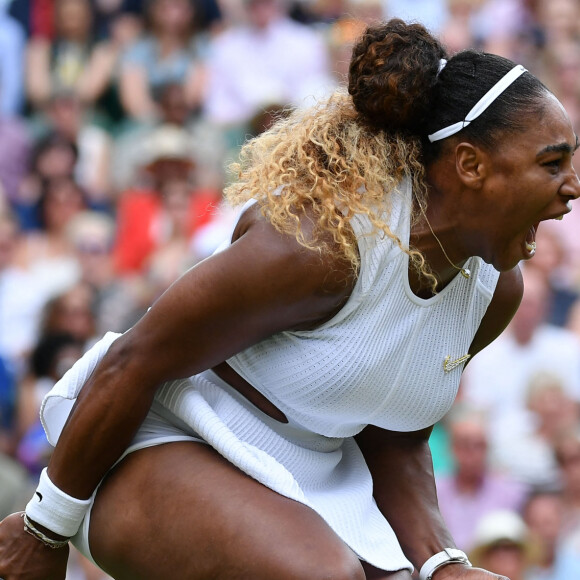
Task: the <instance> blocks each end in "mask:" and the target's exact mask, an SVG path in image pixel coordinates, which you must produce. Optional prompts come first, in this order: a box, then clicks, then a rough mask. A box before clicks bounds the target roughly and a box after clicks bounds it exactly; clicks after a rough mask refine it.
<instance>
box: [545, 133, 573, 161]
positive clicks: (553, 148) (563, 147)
mask: <svg viewBox="0 0 580 580" xmlns="http://www.w3.org/2000/svg"><path fill="white" fill-rule="evenodd" d="M579 146H580V141H579V140H578V135H576V143H574V147H572V145H570V143H558V144H557V145H548V146H547V147H544V148H543V149H542V150H541V151H539V152H538V154H537V155H536V157H541V156H542V155H544V154H546V153H570V154H571V153H574V151H576V149H578V147H579Z"/></svg>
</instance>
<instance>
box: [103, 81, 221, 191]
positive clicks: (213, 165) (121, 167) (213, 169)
mask: <svg viewBox="0 0 580 580" xmlns="http://www.w3.org/2000/svg"><path fill="white" fill-rule="evenodd" d="M159 114H160V117H159V119H152V120H151V121H150V122H148V123H145V122H143V123H140V124H138V125H135V126H133V127H132V128H131V129H130V130H125V131H123V133H122V134H121V135H119V136H118V137H117V139H116V140H115V144H114V149H113V159H112V165H111V170H112V181H113V183H114V187H115V189H116V190H118V191H123V190H124V189H128V188H131V187H135V186H136V185H138V184H139V183H140V182H142V181H143V180H145V181H147V180H150V176H148V175H147V172H146V171H144V168H143V164H144V159H145V160H146V158H148V157H150V156H151V151H150V149H151V144H150V143H151V142H154V141H155V139H156V135H158V134H159V133H160V132H161V133H163V132H164V131H165V129H166V128H169V129H168V130H169V131H173V132H174V133H179V134H181V135H183V136H184V137H185V140H187V141H188V142H189V143H188V145H186V147H185V149H186V153H187V156H190V157H191V158H192V160H194V161H195V164H196V170H195V181H196V183H197V184H198V185H199V186H202V187H209V188H214V189H221V188H222V185H223V181H224V159H225V154H226V148H225V142H224V139H223V135H222V134H221V132H220V131H219V130H216V128H214V127H212V125H211V124H210V123H208V122H206V121H205V120H204V119H203V118H200V117H198V116H196V115H194V114H193V111H192V110H191V109H190V108H189V106H188V104H187V99H186V96H185V90H184V88H183V85H181V84H179V83H173V84H169V85H165V86H164V87H163V88H162V90H161V92H160V95H159ZM175 129H177V130H178V131H175ZM185 131H186V132H187V133H186V132H185Z"/></svg>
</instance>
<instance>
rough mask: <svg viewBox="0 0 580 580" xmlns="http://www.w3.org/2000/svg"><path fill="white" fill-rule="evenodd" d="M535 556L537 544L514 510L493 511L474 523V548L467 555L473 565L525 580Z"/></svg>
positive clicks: (513, 579)
mask: <svg viewBox="0 0 580 580" xmlns="http://www.w3.org/2000/svg"><path fill="white" fill-rule="evenodd" d="M537 556H538V554H537V547H536V546H534V543H533V541H532V539H531V537H530V534H529V531H528V528H527V526H526V524H525V522H524V520H523V519H522V518H521V516H520V515H519V514H518V513H517V512H514V511H511V510H496V511H493V512H489V513H488V514H486V515H485V516H483V517H482V518H481V520H479V522H478V523H477V525H476V528H475V538H474V547H473V549H472V550H471V552H470V554H469V559H470V560H471V562H472V564H473V565H474V566H481V567H482V568H485V569H486V570H490V571H491V572H495V573H496V574H503V575H504V576H507V577H508V578H509V579H510V580H526V577H527V574H526V573H527V571H528V569H529V568H530V566H531V565H532V563H533V562H534V558H536V557H537ZM570 580H571V579H570Z"/></svg>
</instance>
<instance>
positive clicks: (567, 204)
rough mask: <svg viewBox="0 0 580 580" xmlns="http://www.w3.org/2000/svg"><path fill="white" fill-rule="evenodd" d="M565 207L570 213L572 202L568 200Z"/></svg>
mask: <svg viewBox="0 0 580 580" xmlns="http://www.w3.org/2000/svg"><path fill="white" fill-rule="evenodd" d="M566 207H567V208H568V210H569V211H572V201H571V200H568V201H567V202H566Z"/></svg>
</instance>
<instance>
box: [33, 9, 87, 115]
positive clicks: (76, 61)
mask: <svg viewBox="0 0 580 580" xmlns="http://www.w3.org/2000/svg"><path fill="white" fill-rule="evenodd" d="M92 27H93V12H92V8H91V3H90V0H55V3H54V37H53V38H52V39H51V38H47V37H46V36H40V35H39V36H34V37H33V38H32V39H31V40H30V41H29V43H28V54H27V63H26V69H25V70H26V92H27V97H28V100H29V102H30V104H31V106H32V107H33V108H34V109H35V110H36V111H42V109H43V107H44V106H45V104H46V103H47V102H48V100H49V99H50V98H51V97H52V96H53V95H54V94H55V93H60V92H63V91H71V92H74V93H75V94H77V95H78V96H79V97H80V98H82V99H84V100H88V101H92V100H94V98H95V95H90V94H89V93H88V92H87V91H86V89H85V85H84V83H86V82H87V80H90V79H91V74H92V73H91V67H90V66H89V64H90V62H91V55H92V50H93V45H94V39H93V28H92ZM91 82H92V81H91Z"/></svg>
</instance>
